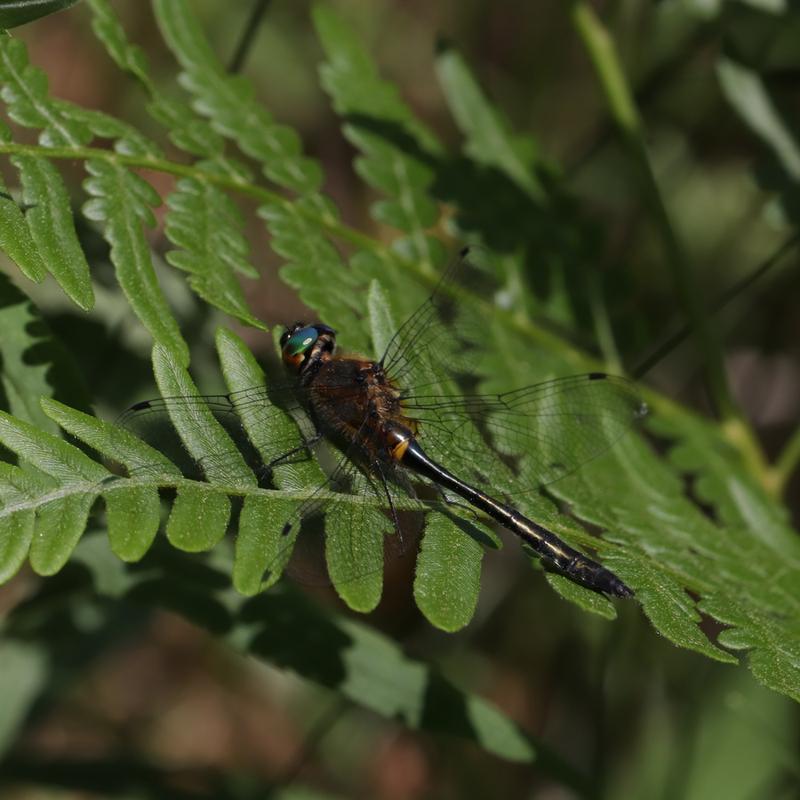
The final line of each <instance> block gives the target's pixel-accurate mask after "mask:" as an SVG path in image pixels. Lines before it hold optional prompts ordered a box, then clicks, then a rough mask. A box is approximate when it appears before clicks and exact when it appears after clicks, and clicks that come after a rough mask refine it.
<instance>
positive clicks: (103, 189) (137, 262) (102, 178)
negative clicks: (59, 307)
mask: <svg viewBox="0 0 800 800" xmlns="http://www.w3.org/2000/svg"><path fill="white" fill-rule="evenodd" d="M86 168H87V170H88V171H89V173H90V174H91V175H92V177H91V178H87V179H86V181H84V187H85V189H86V191H87V192H88V193H89V194H90V195H91V196H92V197H93V198H94V199H92V200H90V201H88V202H87V203H86V205H85V206H84V209H83V212H84V214H85V215H86V216H87V217H88V218H89V219H91V220H95V221H96V222H101V223H104V224H105V229H104V235H105V237H106V239H107V240H108V243H109V244H110V245H111V260H112V261H113V263H114V266H115V267H116V269H117V278H118V280H119V283H120V286H121V287H122V289H123V291H124V292H125V294H126V296H127V297H128V300H129V301H130V304H131V307H132V308H133V310H134V311H135V312H136V314H137V316H138V317H139V319H141V320H142V322H143V323H144V325H145V327H146V328H147V330H148V331H149V332H150V334H151V335H152V337H153V338H154V339H155V340H156V342H159V343H160V344H162V345H163V346H164V347H167V348H169V349H170V350H171V351H172V352H173V354H174V355H175V357H176V358H177V359H178V360H179V361H180V362H181V363H184V364H185V363H188V361H189V353H188V348H187V346H186V342H184V340H183V337H182V336H181V333H180V330H179V329H178V325H177V323H176V322H175V319H174V317H173V316H172V314H171V313H170V310H169V307H168V306H167V302H166V300H165V299H164V295H163V294H162V293H161V289H160V287H159V285H158V279H157V278H156V274H155V269H154V268H153V261H152V258H151V256H150V248H149V246H148V244H147V240H146V239H145V236H144V231H143V230H142V226H143V225H148V226H152V225H154V224H155V220H154V218H153V214H152V211H151V210H150V208H151V206H155V205H158V204H159V203H160V202H161V198H160V197H159V196H158V194H157V193H156V191H155V190H154V189H153V188H152V187H151V186H150V184H149V183H147V182H146V181H144V180H142V179H141V178H139V177H138V176H136V175H134V174H133V173H132V172H130V171H129V170H127V169H126V168H125V167H122V166H119V165H118V164H115V163H113V162H111V161H101V160H100V159H92V160H91V161H88V162H87V163H86Z"/></svg>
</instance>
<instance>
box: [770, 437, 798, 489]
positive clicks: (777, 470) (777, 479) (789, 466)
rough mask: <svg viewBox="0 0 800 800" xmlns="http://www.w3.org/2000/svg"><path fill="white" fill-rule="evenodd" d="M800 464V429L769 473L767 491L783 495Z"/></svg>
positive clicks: (790, 439)
mask: <svg viewBox="0 0 800 800" xmlns="http://www.w3.org/2000/svg"><path fill="white" fill-rule="evenodd" d="M798 464H800V427H798V428H797V430H796V431H795V432H794V433H793V434H792V435H791V436H790V437H789V441H788V442H787V443H786V445H785V446H784V448H783V450H782V451H781V454H780V455H779V456H778V459H777V461H776V462H775V464H774V465H773V466H772V468H771V469H769V470H768V471H767V483H766V486H767V489H768V490H769V491H770V492H771V493H772V494H773V495H774V496H775V497H780V496H781V495H782V494H783V491H784V489H785V488H786V484H787V483H788V481H789V478H790V477H791V476H792V473H793V472H794V471H795V470H796V469H797V466H798Z"/></svg>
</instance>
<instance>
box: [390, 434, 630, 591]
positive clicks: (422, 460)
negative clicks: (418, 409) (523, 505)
mask: <svg viewBox="0 0 800 800" xmlns="http://www.w3.org/2000/svg"><path fill="white" fill-rule="evenodd" d="M398 440H399V441H398V446H397V448H396V452H397V453H398V455H399V457H398V458H397V460H398V461H400V462H401V463H402V464H403V466H405V467H407V468H408V469H411V470H413V471H414V472H416V473H418V474H420V475H423V476H424V477H426V478H428V479H429V480H432V481H433V482H434V483H437V484H439V485H440V486H442V487H443V488H445V489H450V490H451V491H453V492H455V493H456V494H457V495H458V496H459V497H462V498H464V500H466V501H467V502H468V503H470V504H471V505H473V506H475V507H476V508H478V509H480V510H481V511H484V512H485V513H486V514H488V515H489V516H490V517H491V518H492V519H494V520H496V521H497V522H499V523H500V524H501V525H503V526H504V527H505V528H508V530H510V531H511V532H512V533H514V534H516V535H517V536H519V538H520V539H522V540H523V541H525V542H526V543H527V544H529V545H530V546H531V547H532V548H533V549H534V550H535V551H536V552H537V553H538V554H539V555H540V556H541V557H542V558H543V560H544V561H545V562H546V564H547V565H548V566H551V567H552V568H554V569H555V570H556V571H557V572H560V573H562V574H563V575H566V576H567V577H569V578H571V579H572V580H574V581H576V582H577V583H580V584H581V585H582V586H585V587H587V588H588V589H592V590H593V591H596V592H603V593H605V594H611V595H614V596H615V597H631V596H632V595H633V591H632V590H631V589H630V588H629V587H628V586H626V585H625V583H623V582H622V581H621V580H620V579H619V578H618V577H617V576H616V575H615V574H614V573H613V572H611V571H610V570H608V569H606V568H605V567H604V566H602V564H598V563H597V562H596V561H593V560H592V559H591V558H589V557H588V556H585V555H583V553H580V552H578V551H577V550H574V549H573V548H571V547H570V546H569V545H567V544H565V543H564V542H562V541H561V539H559V538H558V537H557V536H556V535H555V534H554V533H551V532H550V531H549V530H547V528H544V527H542V526H541V525H539V524H538V523H536V522H534V521H533V520H530V519H528V518H527V517H526V516H524V515H523V514H520V512H519V511H517V510H516V509H513V508H511V507H510V506H507V505H506V504H505V503H501V502H500V501H499V500H495V499H494V498H493V497H490V496H489V495H487V494H486V493H485V492H482V491H481V490H480V489H476V488H475V487H474V486H470V485H469V484H468V483H465V482H464V481H462V480H461V479H459V478H457V477H456V476H455V475H453V474H452V473H451V472H449V471H448V470H446V469H445V468H444V467H442V466H440V465H439V464H437V463H436V462H435V461H434V460H433V459H431V458H430V457H429V456H428V455H427V454H426V453H425V451H424V450H423V449H422V448H421V447H420V446H419V444H418V443H417V441H416V439H414V438H411V437H405V436H401V437H398ZM400 440H401V441H400Z"/></svg>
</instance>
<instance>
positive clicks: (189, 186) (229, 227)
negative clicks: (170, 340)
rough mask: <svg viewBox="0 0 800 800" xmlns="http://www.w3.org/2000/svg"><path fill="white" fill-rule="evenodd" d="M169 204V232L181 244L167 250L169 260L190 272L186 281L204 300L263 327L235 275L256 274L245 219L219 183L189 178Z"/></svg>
mask: <svg viewBox="0 0 800 800" xmlns="http://www.w3.org/2000/svg"><path fill="white" fill-rule="evenodd" d="M167 204H168V206H169V208H170V214H169V215H168V216H167V224H166V233H167V236H168V237H169V239H170V241H171V242H172V243H173V244H176V245H178V247H180V248H182V249H181V250H171V251H170V252H168V253H167V261H168V262H169V263H170V264H172V266H174V267H178V268H179V269H182V270H184V271H185V272H187V273H188V274H189V285H190V286H191V287H192V289H193V290H194V291H195V292H196V293H197V294H198V295H199V296H200V297H202V298H203V299H204V300H206V301H207V302H209V303H211V304H212V305H215V306H216V307H217V308H219V309H220V310H222V311H224V312H225V313H226V314H230V315H231V316H233V317H237V318H238V319H240V320H241V321H242V322H244V323H246V324H248V325H253V326H255V327H257V328H262V329H264V328H265V325H264V323H262V322H261V321H260V320H258V319H257V318H256V317H254V316H253V315H252V314H251V313H250V309H249V308H248V307H247V303H246V301H245V299H244V293H243V292H242V288H241V286H240V285H239V283H238V281H237V280H236V276H235V273H236V272H239V273H241V274H243V275H247V276H249V277H251V278H257V277H258V273H257V272H256V271H255V269H253V267H252V266H251V265H250V262H249V261H248V260H247V254H248V247H247V242H246V240H245V238H244V236H243V235H242V232H241V229H242V226H243V224H244V222H243V220H242V218H241V215H240V214H239V211H238V209H237V208H236V206H235V205H234V204H233V203H232V202H231V200H230V199H229V198H228V196H227V195H226V194H224V193H223V192H221V191H220V190H219V189H218V188H217V187H215V186H212V185H211V184H209V183H201V182H200V181H198V180H194V179H192V178H184V179H182V180H180V181H178V188H177V190H176V191H174V192H173V193H172V194H171V195H170V196H169V197H168V198H167Z"/></svg>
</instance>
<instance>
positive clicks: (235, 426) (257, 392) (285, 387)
mask: <svg viewBox="0 0 800 800" xmlns="http://www.w3.org/2000/svg"><path fill="white" fill-rule="evenodd" d="M193 409H194V410H199V409H205V410H208V411H210V412H211V414H212V415H213V417H214V419H215V420H216V421H217V422H218V423H219V424H220V425H221V426H222V427H223V428H224V430H225V431H226V433H227V434H228V435H229V436H230V438H231V439H232V440H233V442H234V444H235V445H236V448H237V450H238V451H239V452H240V453H241V454H242V455H244V456H245V460H246V462H247V463H248V465H249V466H250V467H251V469H252V470H253V471H254V472H255V474H256V475H257V476H259V478H265V479H266V477H267V476H268V474H269V472H270V470H271V469H272V467H274V466H275V465H276V464H280V463H287V462H289V461H291V460H294V459H296V460H302V459H303V458H307V457H308V453H307V449H308V446H309V444H310V443H313V441H314V437H315V431H314V427H313V425H312V424H311V423H310V422H309V421H308V419H307V418H306V417H305V415H304V414H303V412H302V410H301V408H300V405H299V403H298V402H297V399H296V396H295V388H294V385H293V384H281V385H273V386H270V387H267V386H264V385H261V386H254V387H252V388H250V389H244V390H242V391H238V392H230V393H228V394H217V395H197V396H186V397H160V398H156V399H152V400H144V401H141V402H139V403H136V404H135V405H133V406H131V408H129V409H128V410H127V411H125V412H124V413H123V414H121V415H120V416H119V417H118V418H117V420H116V424H117V425H120V426H122V427H125V428H127V429H128V430H130V431H132V432H133V433H135V434H136V435H137V436H138V437H139V438H141V439H143V440H144V441H146V442H148V443H149V444H151V445H152V446H153V447H155V448H156V449H157V450H159V451H160V452H162V453H164V454H165V455H166V456H167V457H168V458H170V459H171V460H172V461H173V462H174V463H175V464H177V465H178V467H179V468H180V469H181V471H182V472H183V474H184V475H186V476H187V477H189V478H195V479H202V478H203V477H204V476H205V475H206V472H207V471H208V469H209V467H211V466H216V467H222V466H224V461H225V460H226V459H228V458H230V457H231V456H230V455H226V454H218V455H214V454H210V455H206V456H204V457H203V458H202V459H200V460H198V461H196V460H195V459H193V458H192V456H191V455H190V454H189V453H188V452H187V450H186V448H185V447H184V445H183V443H182V441H181V439H180V436H179V435H178V433H177V431H176V430H175V427H174V425H173V423H172V414H173V413H175V412H176V411H181V412H186V411H189V412H192V410H193ZM148 469H149V465H148V464H142V465H141V466H140V467H137V468H136V470H134V472H137V473H138V472H147V470H148Z"/></svg>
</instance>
